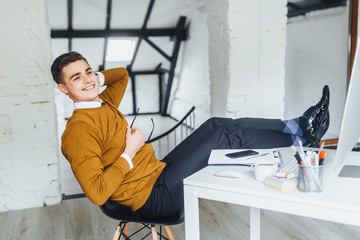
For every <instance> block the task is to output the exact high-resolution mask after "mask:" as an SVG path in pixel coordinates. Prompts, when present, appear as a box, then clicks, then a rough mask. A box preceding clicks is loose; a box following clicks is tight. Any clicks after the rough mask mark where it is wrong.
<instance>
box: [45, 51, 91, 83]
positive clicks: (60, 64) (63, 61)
mask: <svg viewBox="0 0 360 240" xmlns="http://www.w3.org/2000/svg"><path fill="white" fill-rule="evenodd" d="M78 60H84V61H85V62H87V63H88V61H87V60H86V58H84V57H83V56H82V55H81V54H80V53H78V52H74V51H73V52H69V53H64V54H62V55H60V56H59V57H57V58H56V59H55V60H54V62H53V64H52V65H51V74H52V76H53V79H54V81H55V82H56V83H57V84H60V83H63V80H62V70H63V68H64V67H66V66H67V65H69V64H70V63H72V62H76V61H78Z"/></svg>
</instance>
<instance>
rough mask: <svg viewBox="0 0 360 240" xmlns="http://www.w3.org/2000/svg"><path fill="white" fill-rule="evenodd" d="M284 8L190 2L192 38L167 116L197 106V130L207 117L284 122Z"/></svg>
mask: <svg viewBox="0 0 360 240" xmlns="http://www.w3.org/2000/svg"><path fill="white" fill-rule="evenodd" d="M286 4H287V1H286V0H281V1H280V0H271V1H269V0H262V1H246V0H227V1H223V0H212V1H188V3H187V6H188V13H187V16H188V17H189V18H190V38H189V39H188V40H187V41H186V42H185V44H184V54H183V59H182V62H181V69H182V71H180V73H179V79H180V81H179V85H178V88H177V89H176V91H174V93H175V97H174V99H175V100H174V104H173V105H172V112H171V114H172V115H175V114H174V112H175V113H176V112H177V111H179V110H178V109H182V108H183V107H184V106H191V105H195V106H196V123H197V125H199V124H200V123H202V122H203V121H204V120H206V119H207V118H208V117H210V116H228V117H244V116H252V117H276V118H281V117H283V113H284V89H285V83H284V78H285V77H284V75H285V46H286V22H287V17H286V13H287V8H286ZM204 21H205V23H204ZM205 47H206V48H207V49H206V48H205ZM175 87H176V85H175Z"/></svg>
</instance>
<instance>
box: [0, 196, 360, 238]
mask: <svg viewBox="0 0 360 240" xmlns="http://www.w3.org/2000/svg"><path fill="white" fill-rule="evenodd" d="M249 215H250V211H249V208H248V207H243V206H237V205H233V204H228V203H220V202H214V201H208V200H200V231H201V239H205V240H218V239H222V240H229V239H231V240H237V239H249V233H250V231H249ZM117 224H118V221H116V220H113V219H110V218H108V217H107V216H105V215H104V214H103V213H102V212H101V210H100V208H99V207H98V206H96V205H94V204H92V203H91V202H90V201H89V200H88V199H86V198H81V199H72V200H66V201H63V202H62V203H60V204H58V205H54V206H46V207H42V208H34V209H25V210H17V211H9V212H1V213H0V239H1V240H2V239H6V240H8V239H9V240H13V239H14V240H18V239H22V240H27V239H29V240H33V239H46V240H48V239H54V240H75V239H77V240H93V239H100V240H104V239H112V236H113V234H114V231H115V228H116V225H117ZM139 226H140V225H139V224H135V223H133V224H132V225H131V226H130V232H134V231H136V229H138V227H139ZM171 229H172V231H173V235H174V237H175V239H177V240H182V239H184V235H185V234H184V224H179V225H176V226H173V227H171ZM145 234H146V233H143V234H142V235H141V236H138V237H134V238H132V240H139V239H141V238H142V237H143V236H144V235H145ZM146 239H151V237H150V236H149V237H147V238H146ZM261 239H264V240H278V239H306V240H307V239H310V240H312V239H314V240H315V239H316V240H318V239H326V240H327V239H334V240H342V239H347V240H352V239H354V240H355V239H360V227H355V226H351V225H344V224H338V223H333V222H327V221H321V220H315V219H310V218H304V217H299V216H293V215H289V214H282V213H277V212H272V211H265V210H262V211H261Z"/></svg>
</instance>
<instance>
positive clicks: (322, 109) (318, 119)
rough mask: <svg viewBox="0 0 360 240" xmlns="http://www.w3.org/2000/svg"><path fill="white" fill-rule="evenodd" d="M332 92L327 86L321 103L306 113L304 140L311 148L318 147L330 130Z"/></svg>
mask: <svg viewBox="0 0 360 240" xmlns="http://www.w3.org/2000/svg"><path fill="white" fill-rule="evenodd" d="M329 103H330V91H329V87H328V86H327V85H325V86H324V88H323V95H322V97H321V99H320V101H319V102H318V103H317V104H316V105H315V106H312V107H310V108H309V109H308V110H306V111H305V112H304V114H303V115H304V116H305V117H306V127H305V129H303V131H304V134H303V138H304V139H305V140H306V141H307V143H308V144H309V145H310V146H311V145H312V146H317V144H318V143H319V141H320V139H321V137H322V136H324V134H325V132H326V131H327V129H328V128H329V124H330V114H329Z"/></svg>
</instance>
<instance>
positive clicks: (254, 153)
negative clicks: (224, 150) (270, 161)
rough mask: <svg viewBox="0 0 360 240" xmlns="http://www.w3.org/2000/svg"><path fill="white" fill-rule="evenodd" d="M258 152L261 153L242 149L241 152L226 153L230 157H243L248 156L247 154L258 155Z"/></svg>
mask: <svg viewBox="0 0 360 240" xmlns="http://www.w3.org/2000/svg"><path fill="white" fill-rule="evenodd" d="M256 154H259V152H256V151H253V150H245V151H240V152H234V153H228V154H225V156H227V157H229V158H241V157H246V156H251V155H256Z"/></svg>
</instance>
